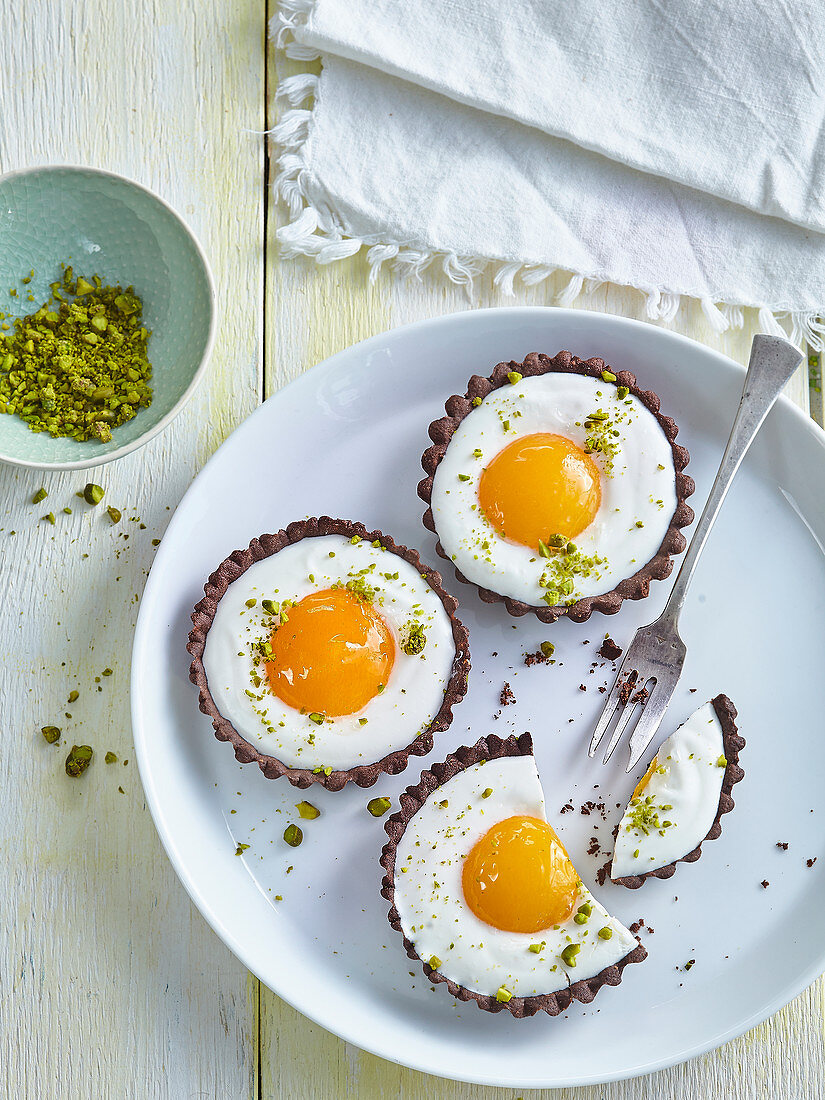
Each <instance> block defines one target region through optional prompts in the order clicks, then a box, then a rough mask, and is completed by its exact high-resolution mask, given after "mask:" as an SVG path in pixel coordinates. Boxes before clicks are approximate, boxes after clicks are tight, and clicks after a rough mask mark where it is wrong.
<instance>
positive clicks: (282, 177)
mask: <svg viewBox="0 0 825 1100" xmlns="http://www.w3.org/2000/svg"><path fill="white" fill-rule="evenodd" d="M817 15H821V11H817V8H816V5H815V4H813V3H809V2H805V0H785V2H784V3H783V4H780V5H777V4H775V3H774V2H773V0H771V2H770V3H768V2H767V0H680V2H679V3H671V4H668V3H667V2H665V0H613V2H612V3H606V2H605V0H577V2H576V3H570V2H569V0H568V2H567V3H566V4H562V3H558V2H553V0H508V2H507V3H506V4H502V3H501V2H500V0H404V2H403V3H402V2H401V0H282V4H281V8H280V10H279V13H278V15H277V16H276V24H277V33H278V42H279V44H280V45H281V46H283V47H284V48H285V49H286V52H287V54H288V55H289V56H291V57H294V58H298V59H301V60H304V61H307V62H308V61H310V60H313V59H315V58H317V57H318V56H320V57H321V58H322V65H323V67H322V71H321V75H320V77H319V76H316V75H314V74H313V73H310V72H305V73H300V74H298V75H296V76H292V77H288V78H286V79H285V80H284V81H283V82H282V84H281V86H280V88H279V95H280V96H281V98H282V99H283V101H284V102H285V104H286V110H285V113H284V114H283V115H282V117H281V120H280V122H279V124H278V126H277V127H276V128H275V130H274V131H273V140H274V142H275V143H276V145H277V146H278V147H279V157H278V165H279V174H278V179H277V187H278V189H279V191H280V194H281V195H282V196H283V198H284V199H285V200H286V202H287V205H288V208H289V212H290V215H291V221H290V224H288V225H285V226H282V227H281V229H280V230H279V231H278V237H279V239H280V241H281V245H282V250H283V252H284V253H285V254H287V255H290V254H296V253H302V254H305V255H311V256H314V257H315V258H316V259H317V260H318V261H319V262H321V263H327V262H330V261H332V260H334V259H337V258H340V257H342V256H347V255H351V254H353V253H354V252H356V251H358V250H359V249H360V248H361V247H364V246H366V247H367V248H368V253H367V255H368V258H369V261H370V263H371V264H372V265H373V266H374V267H375V268H376V269H377V268H378V266H380V265H381V264H382V263H384V262H385V261H387V260H392V261H393V262H394V263H395V264H396V265H398V266H402V267H406V268H408V269H410V270H413V271H421V270H423V269H424V268H425V267H427V266H428V265H430V264H432V263H433V262H434V261H438V263H439V264H440V265H441V267H442V268H443V270H444V272H445V273H446V274H447V276H448V277H449V278H451V279H453V280H454V281H457V282H471V281H472V279H473V277H474V275H476V274H477V273H479V272H480V271H482V270H483V269H484V268H485V267H486V266H487V265H488V264H489V263H494V264H496V281H497V283H498V285H499V286H500V287H501V288H502V290H503V291H505V292H506V291H508V290H512V287H513V283H514V280H515V279H516V278H518V279H521V280H523V281H525V282H527V283H536V282H539V281H541V280H542V279H544V278H546V277H547V275H548V274H550V273H551V272H552V271H554V270H557V269H562V270H564V271H568V272H571V273H572V275H571V279H570V282H569V284H568V287H567V290H566V291H565V293H564V295H563V298H564V300H566V301H570V300H572V299H573V298H574V297H575V296H576V295H577V294H578V293H579V291H580V290H581V289H582V286H583V285H584V282H585V280H589V281H590V282H591V283H593V282H603V281H609V282H613V283H619V284H624V285H628V286H633V287H636V288H638V289H639V290H641V291H643V292H644V293H645V294H646V295H647V313H648V315H649V316H650V317H653V318H662V319H670V318H672V317H673V316H674V315H675V312H676V310H677V309H678V306H679V301H680V297H681V296H682V295H687V296H689V297H693V298H698V299H700V300H701V302H702V305H703V308H704V310H705V312H706V314H707V315H708V317H709V319H710V320H711V323H712V324H713V325H714V327H715V328H716V329H717V330H719V331H723V330H724V329H725V328H727V327H728V325H730V324H737V323H741V318H742V309H741V307H743V306H754V307H756V308H759V309H761V310H762V315H761V317H760V320H761V322H762V325H763V327H765V328H768V329H769V330H770V331H778V330H779V328H778V325H777V323H776V318H779V319H780V320H782V321H784V322H786V323H787V324H786V327H788V328H789V330H790V332H791V335H792V338H794V339H796V340H801V339H802V338H803V337H805V338H807V339H808V340H809V341H810V342H811V343H812V344H813V345H814V346H819V345H820V343H821V337H822V333H823V328H822V325H821V323H820V322H819V321H818V320H817V317H818V315H819V314H820V313H821V311H822V309H823V307H825V35H822V34H821V33H820V28H819V27H818V25H817V19H816V16H817ZM310 100H311V101H312V106H311V107H309V108H308V107H305V106H304V104H306V103H307V102H308V101H310Z"/></svg>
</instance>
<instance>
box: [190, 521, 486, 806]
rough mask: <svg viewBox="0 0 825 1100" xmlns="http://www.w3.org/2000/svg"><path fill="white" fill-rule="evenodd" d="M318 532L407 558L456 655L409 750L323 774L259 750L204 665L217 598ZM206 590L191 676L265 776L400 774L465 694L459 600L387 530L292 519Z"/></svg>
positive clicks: (240, 755) (237, 558) (341, 780)
mask: <svg viewBox="0 0 825 1100" xmlns="http://www.w3.org/2000/svg"><path fill="white" fill-rule="evenodd" d="M317 535H344V536H346V537H347V538H352V537H353V536H354V535H357V536H359V537H360V538H362V539H365V540H367V541H368V542H375V541H378V542H380V543H381V545H382V546H383V547H384V548H385V549H386V550H389V551H391V552H392V553H393V554H395V555H397V556H398V557H399V558H403V559H404V560H405V561H407V562H409V563H410V565H412V566H413V567H414V568H415V569H416V570H417V571H418V573H420V574H421V576H422V577H423V578H424V579H425V580H426V581H427V583H428V584H429V586H430V588H431V589H432V590H433V591H434V592H435V593H436V595H437V596H438V597H439V599H440V600H441V603H442V605H443V606H444V610H445V611H446V612H447V614H448V616H449V618H450V623H451V625H452V632H453V641H454V642H455V658H454V659H453V667H452V673H451V675H450V679H449V680H448V682H447V686H446V687H445V689H444V700H443V702H442V704H441V709H440V710H439V712H438V714H437V715H436V716H435V718H434V719H433V720H432V722H431V723H430V725H429V726H428V727H427V729H426V730H425V731H424V732H423V733H421V734H419V735H418V737H416V738H415V740H414V741H412V742H411V744H409V745H407V747H406V748H405V749H397V750H396V751H395V752H391V753H388V754H387V755H386V756H384V757H383V758H382V759H381V760H377V761H375V763H373V764H359V765H357V766H356V767H353V768H348V769H346V770H339V771H333V772H331V773H330V774H329V775H325V774H324V773H323V772H322V771H321V772H314V771H313V770H312V769H311V768H294V767H289V765H287V764H285V763H283V761H281V760H279V759H278V758H277V757H275V756H269V755H267V754H265V753H262V752H259V751H258V749H256V748H255V747H254V746H253V745H251V744H250V743H249V742H248V741H247V740H245V739H244V738H243V737H242V736H241V734H240V733H239V732H238V731H237V730H236V729H235V727H234V726H233V725H232V723H231V722H229V721H228V720H227V719H226V718H224V717H223V715H222V714H221V712H220V710H219V709H218V707H217V705H216V703H215V700H214V699H213V697H212V693H211V692H210V690H209V683H208V681H207V677H206V670H205V668H204V666H203V653H204V649H205V647H206V638H207V635H208V633H209V629H210V627H211V626H212V622H213V621H214V618H215V612H216V611H217V608H218V603H219V602H220V600H221V597H222V596H223V595H224V593H225V592H226V590H227V589H228V588H229V585H230V584H232V582H233V581H236V580H237V579H238V577H240V576H241V574H242V573H245V572H246V570H247V569H249V567H250V566H251V565H253V564H254V563H255V562H258V561H261V560H263V559H264V558H268V557H271V556H272V555H273V554H277V553H278V551H279V550H282V549H283V548H284V547H285V546H289V545H291V544H293V543H296V542H301V541H302V539H306V538H314V537H315V536H317ZM203 590H204V597H203V599H202V600H201V601H200V602H199V603H197V604H196V605H195V609H194V611H193V612H192V629H191V631H190V632H189V641H188V642H187V645H186V648H187V649H188V650H189V652H190V653H191V654H192V658H193V659H192V663H191V665H190V667H189V679H190V680H191V681H192V683H193V684H195V686H196V687H197V689H198V706H199V707H200V709H201V711H203V713H204V714H208V715H209V717H210V718H211V719H212V725H213V727H214V730H215V736H216V737H217V739H218V740H219V741H229V742H230V744H231V745H232V747H233V748H234V750H235V758H236V760H238V761H239V762H240V763H241V764H249V763H252V762H254V763H256V764H257V765H258V767H259V768H260V769H261V771H262V772H263V773H264V775H265V776H266V777H267V779H279V778H280V777H281V776H286V778H287V779H288V780H289V782H290V783H291V784H292V785H293V786H294V787H300V788H301V789H302V790H305V789H306V788H307V787H310V786H311V785H312V784H313V783H320V784H321V785H322V786H323V787H326V788H327V790H330V791H340V790H342V789H343V788H344V787H345V786H346V785H347V783H355V784H356V785H357V786H359V787H371V786H372V785H373V784H374V783H375V782H376V780H377V779H378V777H379V776H380V775H383V774H385V773H386V774H389V775H398V773H399V772H403V771H404V769H405V768H406V767H407V764H408V763H409V758H410V757H411V756H425V755H426V754H427V753H428V752H430V751H431V750H432V747H433V734H435V733H440V732H441V731H442V730H445V729H447V727H448V726H449V725H450V723H451V722H452V719H453V707H454V706H455V705H456V704H457V703H460V702H461V700H462V699H463V698H464V695H465V694H466V691H467V676H468V673H469V671H470V647H469V639H468V636H467V630H466V628H465V627H464V625H463V624H462V622H461V621H460V619H458V618H457V617H456V609H457V607H458V601H457V600H456V599H455V598H454V597H453V596H451V595H449V593H447V592H446V591H445V590H444V587H443V586H442V583H441V575H440V574H439V573H437V572H436V571H435V570H434V569H431V568H430V567H429V566H428V565H424V564H423V563H422V561H421V559H420V558H419V556H418V554H417V553H416V551H415V550H411V549H409V548H408V547H406V546H399V545H398V544H397V543H395V542H394V541H393V540H392V539H391V538H390V536H389V535H385V534H383V533H382V532H381V531H368V530H367V529H366V527H365V526H364V525H363V523H355V522H353V521H352V520H345V519H332V518H330V517H329V516H321V517H320V518H313V519H306V520H299V521H297V522H296V523H290V524H289V526H288V527H286V528H285V529H284V530H282V531H277V532H276V533H275V534H274V535H261V537H260V538H257V539H253V540H252V542H250V544H249V546H248V547H247V548H246V550H235V551H234V552H233V553H232V554H230V555H229V557H228V558H226V559H225V560H224V561H222V562H221V564H220V565H219V566H218V568H217V569H216V570H215V572H214V573H212V574H211V575H210V577H209V580H208V581H207V582H206V584H205V585H204V586H203Z"/></svg>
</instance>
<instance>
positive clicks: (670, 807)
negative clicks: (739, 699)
mask: <svg viewBox="0 0 825 1100" xmlns="http://www.w3.org/2000/svg"><path fill="white" fill-rule="evenodd" d="M744 747H745V741H744V738H742V737H740V736H739V734H738V732H737V728H736V707H734V705H733V703H732V702H731V701H730V699H728V697H727V696H726V695H717V696H716V698H715V699H711V701H710V702H709V703H705V704H704V706H701V707H699V709H698V710H696V711H694V712H693V714H691V716H690V718H688V720H687V721H686V722H684V723H683V724H682V725H681V726H680V727H679V728H678V729H677V730H676V732H675V733H674V734H671V736H670V737H668V739H667V740H666V741H664V742H663V743H662V747H661V748H660V749H659V751H658V752H657V753H656V755H655V756H654V757H653V759H652V760H651V762H650V764H649V766H648V768H647V770H646V771H645V773H644V775H643V776H642V778H641V779H640V780H639V782H638V783H637V785H636V789H635V790H634V792H633V795H632V797H631V799H630V802H629V803H628V805H627V808H626V809H625V812H624V814H623V815H622V820H621V821H620V822H619V828H618V830H617V832H616V843H615V845H614V848H613V862H612V864H611V868H610V877H611V878H612V880H613V881H614V882H618V883H621V885H622V886H629V887H630V888H631V889H632V890H635V889H637V888H638V887H639V886H641V885H642V883H643V882H644V881H645V879H646V878H670V877H671V875H672V874H673V873H674V872H675V870H676V864H677V863H694V862H695V861H696V860H697V859H698V858H699V856H700V855H701V854H702V844H703V843H704V841H706V840H716V839H717V837H719V835H720V834H721V832H722V821H721V818H722V814H726V813H729V812H730V811H731V810H732V809H733V805H734V803H733V798H732V796H731V790H732V788H733V785H734V783H738V782H739V781H740V779H742V778H743V776H744V774H745V773H744V771H743V770H742V768H741V767H740V765H739V753H740V752H741V750H742V749H743V748H744Z"/></svg>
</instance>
